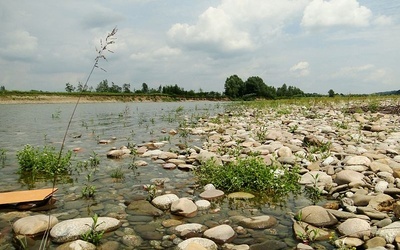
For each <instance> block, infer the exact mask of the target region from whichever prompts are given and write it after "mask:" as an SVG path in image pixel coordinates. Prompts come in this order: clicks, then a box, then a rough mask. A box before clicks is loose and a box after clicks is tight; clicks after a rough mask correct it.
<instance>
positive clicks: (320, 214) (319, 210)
mask: <svg viewBox="0 0 400 250" xmlns="http://www.w3.org/2000/svg"><path fill="white" fill-rule="evenodd" d="M296 216H297V218H301V220H302V221H304V222H306V223H309V224H311V225H313V226H316V227H326V226H332V225H335V224H336V223H337V222H338V220H337V219H336V218H335V216H333V215H332V214H331V213H330V212H328V211H327V210H326V209H325V208H323V207H320V206H308V207H305V208H302V209H301V210H300V211H299V212H298V213H297V215H296Z"/></svg>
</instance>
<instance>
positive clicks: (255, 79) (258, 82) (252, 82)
mask: <svg viewBox="0 0 400 250" xmlns="http://www.w3.org/2000/svg"><path fill="white" fill-rule="evenodd" d="M267 92H268V91H267V86H266V85H265V83H264V81H263V79H262V78H261V77H259V76H250V77H249V78H247V80H246V82H245V83H244V93H243V94H244V95H255V96H258V97H266V95H267Z"/></svg>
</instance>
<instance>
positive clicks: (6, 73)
mask: <svg viewBox="0 0 400 250" xmlns="http://www.w3.org/2000/svg"><path fill="white" fill-rule="evenodd" d="M399 17H400V2H398V1H393V0H379V1H376V0H330V1H327V0H294V1H293V0H263V1H261V0H258V1H256V0H219V1H217V0H191V1H187V0H186V1H185V0H168V1H166V0H113V1H105V0H102V1H98V0H96V1H95V0H85V1H78V0H70V1H54V0H42V1H29V0H16V1H1V2H0V28H1V31H2V32H1V33H0V86H5V87H6V89H8V90H32V89H36V90H44V91H65V84H66V83H67V82H69V83H71V84H73V85H75V86H76V85H77V84H78V82H84V81H85V80H86V77H87V75H88V73H89V71H90V69H91V66H92V64H93V60H94V58H95V57H96V51H95V47H96V46H97V47H99V41H100V39H102V38H103V39H104V38H105V36H106V35H107V33H108V32H110V31H111V30H112V29H113V28H114V27H117V28H118V33H117V35H116V38H117V39H116V43H115V44H114V45H112V46H111V47H110V49H112V50H113V51H114V52H115V53H113V54H107V55H106V56H107V59H108V60H107V61H101V63H100V66H101V67H102V68H104V69H105V70H106V72H103V71H101V70H96V71H95V72H94V74H93V76H92V78H91V80H90V81H89V86H92V87H96V86H97V84H98V83H99V82H100V81H101V80H103V79H107V80H108V81H109V82H114V83H115V84H117V85H119V86H122V84H124V83H129V84H131V90H133V89H140V88H141V86H142V83H144V82H145V83H147V85H148V86H149V87H150V88H158V86H160V85H175V84H178V85H179V86H181V87H183V88H184V89H185V90H195V91H199V90H200V89H202V90H203V91H218V92H222V91H223V90H224V83H225V80H226V78H227V77H229V76H231V75H233V74H237V75H238V76H239V77H241V78H242V79H243V80H246V79H247V78H248V77H250V76H259V77H261V78H262V79H263V80H264V82H265V83H266V84H267V85H270V86H275V87H280V86H281V85H282V84H283V83H286V84H287V85H292V86H296V87H298V88H300V89H302V90H303V91H305V92H308V93H322V94H327V92H328V90H329V89H333V90H334V91H335V92H337V93H343V94H350V93H352V94H364V93H374V92H378V91H387V90H398V89H400V81H399V79H400V70H398V69H397V65H398V61H399V58H400V49H399V44H400V20H399Z"/></svg>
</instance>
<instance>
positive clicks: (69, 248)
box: [57, 240, 96, 250]
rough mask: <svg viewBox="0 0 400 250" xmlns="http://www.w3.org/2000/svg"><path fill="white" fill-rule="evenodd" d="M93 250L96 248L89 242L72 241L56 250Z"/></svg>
mask: <svg viewBox="0 0 400 250" xmlns="http://www.w3.org/2000/svg"><path fill="white" fill-rule="evenodd" d="M81 249H85V250H95V249H96V246H95V245H93V244H92V243H90V242H87V241H83V240H74V241H71V242H67V243H64V244H62V245H60V246H58V247H57V250H81Z"/></svg>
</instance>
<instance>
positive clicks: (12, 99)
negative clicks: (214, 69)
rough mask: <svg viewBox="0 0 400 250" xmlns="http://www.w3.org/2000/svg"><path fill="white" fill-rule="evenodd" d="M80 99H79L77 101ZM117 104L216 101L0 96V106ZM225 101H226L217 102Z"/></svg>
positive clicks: (87, 96) (130, 97)
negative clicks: (77, 103)
mask: <svg viewBox="0 0 400 250" xmlns="http://www.w3.org/2000/svg"><path fill="white" fill-rule="evenodd" d="M79 98H80V99H79ZM78 99H79V102H80V103H107V102H109V103H117V102H176V101H217V100H207V99H205V98H204V99H186V98H173V97H166V96H156V95H154V96H153V95H148V96H147V95H126V96H125V95H124V96H123V95H82V96H79V95H54V94H52V95H46V94H33V95H14V94H10V95H0V105H1V104H59V103H76V102H77V101H78ZM219 101H227V100H219Z"/></svg>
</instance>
